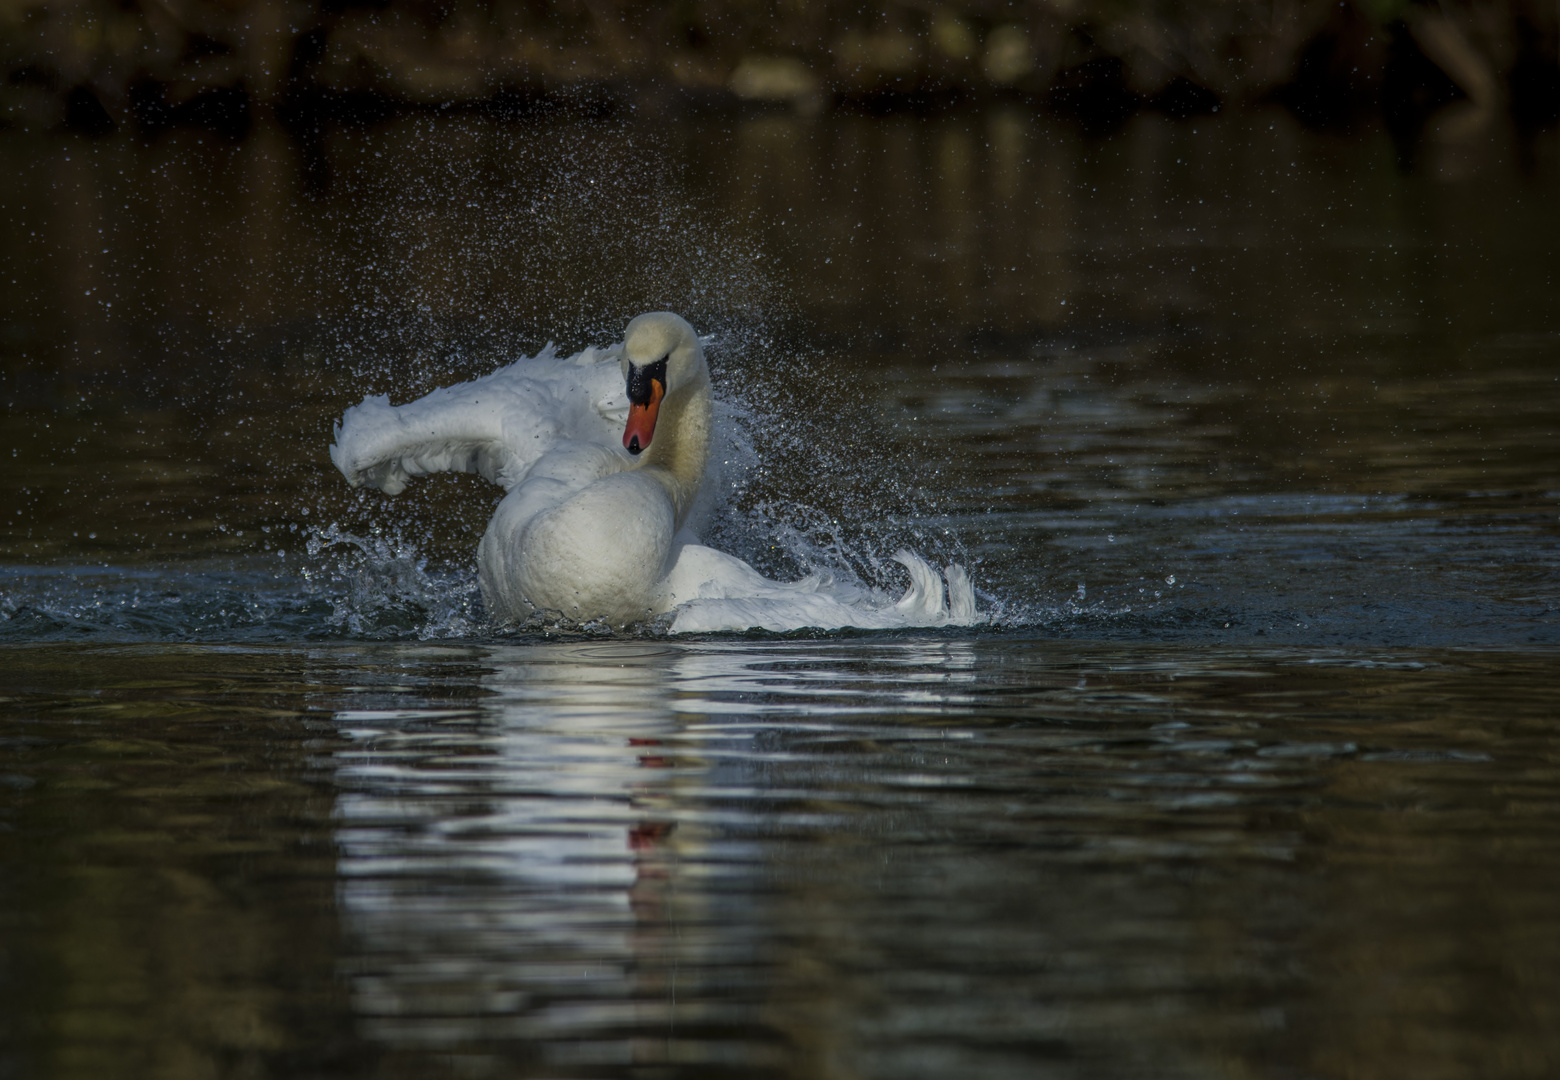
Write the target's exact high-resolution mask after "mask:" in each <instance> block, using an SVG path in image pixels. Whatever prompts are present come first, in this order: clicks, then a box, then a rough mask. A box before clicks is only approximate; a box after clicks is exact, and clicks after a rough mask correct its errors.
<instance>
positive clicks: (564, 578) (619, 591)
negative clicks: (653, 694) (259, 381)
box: [330, 311, 980, 632]
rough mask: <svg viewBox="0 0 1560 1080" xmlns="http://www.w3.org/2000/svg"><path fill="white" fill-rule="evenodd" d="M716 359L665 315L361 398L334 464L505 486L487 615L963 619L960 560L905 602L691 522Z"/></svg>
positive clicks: (388, 484)
mask: <svg viewBox="0 0 1560 1080" xmlns="http://www.w3.org/2000/svg"><path fill="white" fill-rule="evenodd" d="M714 418H715V410H714V395H713V391H712V388H711V384H710V371H709V366H708V364H707V363H706V362H705V358H704V348H703V345H702V344H701V343H700V341H699V338H698V335H697V334H696V333H695V332H694V329H693V327H692V326H690V325H689V324H688V322H687V321H686V320H684V319H683V318H681V317H680V316H678V315H675V314H673V313H671V312H665V311H656V312H649V313H647V314H644V315H640V316H638V317H637V318H635V319H633V320H632V321H631V322H629V324H628V327H627V329H626V330H625V332H624V335H623V341H622V342H621V343H619V344H617V345H614V346H611V347H608V348H605V349H599V348H595V347H589V348H586V349H585V350H584V351H582V352H580V353H578V354H576V355H575V356H572V357H568V358H560V357H558V355H557V353H556V351H555V350H554V348H553V346H552V345H550V344H549V345H548V346H547V348H545V349H543V350H542V352H541V353H539V354H538V355H537V356H536V357H534V358H526V357H522V358H521V359H520V360H517V361H515V362H514V363H512V364H509V365H508V366H506V367H503V368H500V369H499V370H497V371H495V372H493V373H492V374H490V375H486V376H483V377H481V378H477V379H473V380H472V381H470V382H467V383H462V384H460V385H457V386H451V387H446V388H444V389H441V390H435V391H433V392H432V393H430V394H428V395H427V396H425V397H423V398H420V399H418V400H416V401H413V402H409V403H407V404H405V405H399V406H393V405H391V404H390V401H389V397H388V395H379V396H370V397H365V398H364V399H363V402H362V403H361V404H359V405H355V406H352V407H351V408H348V409H347V410H346V411H345V413H343V415H342V418H341V420H340V421H339V422H338V423H337V424H336V426H335V431H334V440H333V442H332V444H331V447H330V457H331V461H332V462H333V463H334V464H335V466H336V467H337V468H338V469H339V470H340V471H341V473H342V475H343V476H345V477H346V479H347V482H348V483H349V484H351V485H352V486H353V487H361V486H364V485H369V486H373V487H377V488H379V489H380V490H382V491H384V492H386V493H387V494H390V495H396V494H399V493H400V492H401V491H402V490H403V489H404V488H405V486H406V483H407V481H408V480H409V479H411V478H413V477H418V476H426V475H429V474H431V473H435V472H445V471H457V472H475V473H478V474H480V475H481V476H483V477H485V478H486V479H488V480H491V481H493V482H494V483H497V484H498V485H500V486H501V487H503V488H504V489H505V491H506V492H507V494H506V495H505V496H504V498H503V500H502V501H501V502H500V503H499V504H498V507H497V509H496V510H495V511H494V514H493V518H492V520H491V521H489V522H488V526H487V530H486V531H485V532H484V534H483V536H482V541H481V543H480V544H479V545H478V548H477V572H478V581H479V583H480V586H481V590H482V597H483V602H484V604H485V605H486V606H487V610H488V612H489V613H490V614H491V615H493V616H495V617H497V618H498V619H500V620H504V621H515V620H524V619H526V618H529V617H531V616H533V615H536V614H538V613H542V612H557V613H559V614H562V615H564V616H566V617H567V618H569V619H571V620H574V621H575V622H580V623H583V622H587V621H598V620H599V621H602V622H605V623H607V624H609V625H612V626H615V627H622V626H627V625H630V624H633V623H639V622H644V621H646V620H649V619H653V618H655V617H657V616H661V615H667V614H671V613H675V615H674V618H673V621H672V623H671V630H672V631H673V632H687V631H712V630H744V629H750V628H761V629H768V630H780V631H784V630H794V629H801V628H803V627H818V628H821V629H837V628H841V627H847V626H851V627H861V628H865V629H884V628H889V627H895V626H940V625H945V624H950V623H952V624H960V625H967V624H970V623H973V622H976V621H978V619H979V618H980V616H979V615H978V614H977V612H976V609H975V599H974V592H973V590H972V588H971V586H970V584H969V579H968V577H967V576H966V575H965V573H964V570H963V568H962V567H960V566H959V565H957V564H953V565H950V566H949V567H947V569H946V571H945V573H946V578H947V586H948V595H947V602H946V603H945V602H944V592H943V584H944V583H943V579H942V578H941V577H940V576H939V575H938V574H937V572H936V571H935V570H933V569H932V568H931V567H930V566H928V565H927V564H926V563H925V562H924V561H923V560H921V559H920V558H919V557H918V556H915V555H913V554H911V553H910V552H905V551H901V552H899V553H898V554H896V555H895V556H894V558H895V559H897V560H898V561H899V562H900V563H901V564H902V565H904V566H905V567H906V569H907V570H909V572H910V577H911V585H910V588H909V590H908V591H907V592H906V593H905V594H904V596H903V597H901V598H900V599H899V600H898V601H893V600H891V599H890V598H887V597H885V596H884V595H883V594H881V593H879V592H877V591H876V590H871V589H861V588H855V587H852V586H849V585H844V584H836V583H835V582H833V581H831V580H830V579H828V578H827V577H825V576H822V575H812V576H809V577H806V578H803V579H802V580H801V581H796V582H776V581H772V580H770V579H768V578H765V577H764V576H763V575H761V574H760V573H759V572H758V571H756V570H754V569H753V568H752V567H751V566H749V565H748V564H747V563H745V562H743V561H742V560H741V559H738V558H736V557H735V556H732V555H728V554H725V553H724V552H721V551H717V550H715V549H714V548H710V547H706V546H704V545H702V544H700V543H699V542H698V537H697V535H696V534H695V532H694V531H693V530H692V529H691V528H690V519H691V518H693V517H695V516H696V515H697V513H698V511H699V510H700V508H701V507H707V504H708V502H709V501H710V499H709V495H710V492H709V490H708V489H709V487H710V485H707V484H706V482H705V481H706V472H707V469H708V465H709V458H710V441H711V438H712V435H713V432H714V426H715V419H714Z"/></svg>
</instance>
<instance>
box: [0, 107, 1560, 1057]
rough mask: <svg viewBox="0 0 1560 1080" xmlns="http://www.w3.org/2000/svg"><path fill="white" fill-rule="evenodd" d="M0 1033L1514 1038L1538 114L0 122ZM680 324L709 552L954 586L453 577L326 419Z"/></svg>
mask: <svg viewBox="0 0 1560 1080" xmlns="http://www.w3.org/2000/svg"><path fill="white" fill-rule="evenodd" d="M0 144H3V145H4V148H5V153H4V154H3V156H0V161H3V162H4V164H3V165H0V207H3V209H4V213H3V214H0V377H3V379H4V388H5V402H6V408H5V411H4V412H3V413H0V430H3V432H4V441H3V450H8V451H9V461H8V465H9V468H7V469H6V470H5V471H4V472H3V473H0V671H3V675H0V1077H10V1076H17V1077H33V1076H49V1077H56V1076H58V1077H67V1076H68V1077H76V1076H82V1077H86V1076H92V1077H98V1076H121V1075H122V1076H169V1077H184V1076H189V1077H207V1076H234V1077H239V1076H245V1077H247V1076H288V1077H295V1076H325V1075H364V1076H375V1077H401V1076H419V1077H420V1076H462V1077H472V1076H475V1077H486V1076H505V1077H508V1076H535V1077H562V1076H579V1077H585V1076H591V1077H596V1076H621V1077H657V1076H688V1077H696V1076H728V1075H729V1076H764V1075H772V1076H786V1077H808V1078H811V1077H841V1078H845V1077H869V1076H870V1077H903V1076H928V1077H932V1076H937V1077H943V1076H982V1077H1000V1076H1026V1077H1027V1076H1035V1075H1047V1076H1059V1077H1070V1076H1080V1077H1081V1076H1091V1077H1092V1076H1099V1077H1120V1076H1144V1077H1149V1076H1152V1077H1180V1076H1186V1077H1204V1076H1231V1077H1235V1076H1271V1077H1311V1076H1318V1077H1321V1076H1325V1077H1332V1076H1340V1077H1341V1076H1350V1077H1375V1076H1380V1077H1384V1078H1385V1077H1401V1076H1416V1077H1418V1076H1424V1077H1543V1076H1551V1075H1554V1074H1555V1073H1556V1072H1557V1071H1560V1036H1557V1035H1556V1034H1555V1033H1556V1032H1557V1031H1560V985H1557V972H1560V955H1557V948H1560V946H1557V944H1556V943H1557V942H1560V907H1557V906H1556V904H1555V902H1554V899H1555V896H1556V894H1557V887H1560V771H1557V763H1560V728H1557V726H1556V723H1555V719H1554V717H1555V715H1556V713H1557V709H1556V707H1555V705H1556V701H1557V698H1560V695H1557V693H1556V690H1555V686H1556V684H1557V678H1560V651H1557V650H1556V648H1555V647H1556V646H1557V645H1560V305H1557V303H1556V299H1555V297H1556V295H1557V294H1556V291H1555V275H1556V271H1557V270H1560V246H1557V243H1556V238H1557V237H1560V200H1557V199H1556V198H1555V197H1554V193H1555V191H1556V190H1557V184H1560V141H1557V138H1556V136H1554V135H1553V134H1551V135H1549V136H1544V137H1541V138H1540V139H1539V140H1537V141H1535V142H1529V143H1526V144H1518V143H1516V142H1515V141H1514V140H1513V139H1512V138H1511V137H1509V136H1508V135H1507V134H1506V133H1504V132H1503V131H1502V130H1501V129H1499V127H1498V126H1495V127H1491V128H1487V129H1485V130H1482V131H1474V132H1472V133H1471V134H1470V133H1469V132H1468V130H1467V129H1466V128H1455V127H1452V126H1450V125H1449V126H1448V127H1447V128H1446V130H1444V131H1443V130H1438V129H1432V130H1431V131H1430V132H1429V133H1428V136H1427V140H1426V142H1425V144H1424V145H1423V146H1422V147H1421V149H1420V151H1419V153H1418V155H1417V157H1416V159H1415V162H1416V163H1415V167H1414V169H1413V170H1412V171H1408V172H1405V171H1404V170H1403V169H1402V167H1401V162H1402V155H1401V154H1400V152H1399V150H1398V149H1397V148H1394V147H1393V145H1392V143H1391V142H1390V140H1389V139H1387V137H1386V136H1385V135H1383V134H1379V133H1373V132H1370V131H1362V132H1356V133H1353V134H1349V135H1337V134H1331V135H1329V134H1318V133H1312V132H1307V131H1305V130H1303V129H1300V128H1298V127H1296V126H1295V125H1294V124H1293V123H1292V122H1291V121H1290V120H1289V119H1288V118H1287V117H1286V116H1285V115H1284V114H1282V113H1278V112H1274V113H1267V112H1248V113H1244V114H1240V113H1237V114H1234V115H1230V116H1227V117H1220V118H1214V119H1211V120H1201V121H1196V122H1171V121H1166V120H1162V119H1158V118H1154V117H1143V118H1140V119H1137V120H1134V121H1132V122H1131V123H1130V124H1128V125H1127V126H1126V127H1125V128H1123V129H1122V130H1121V131H1119V132H1117V133H1115V134H1112V135H1108V136H1104V137H1092V138H1084V137H1082V136H1080V135H1078V134H1077V133H1075V132H1073V131H1072V130H1071V129H1068V128H1066V127H1065V126H1058V125H1054V124H1052V123H1051V122H1049V121H1046V120H1044V119H1040V118H1036V117H1034V116H1031V115H1030V114H1029V113H1027V112H1023V111H1016V110H1010V109H1005V108H993V109H989V110H983V111H971V112H967V113H956V114H949V115H941V116H935V117H913V116H894V117H852V116H828V117H822V118H812V119H809V118H800V117H795V116H792V115H789V114H781V113H774V114H766V115H752V116H745V117H740V118H733V117H729V116H710V117H707V118H704V119H698V118H694V119H688V118H683V119H676V120H674V119H667V118H663V119H656V118H654V117H646V116H641V117H638V118H633V119H630V120H617V121H611V122H605V123H599V124H586V123H559V124H556V125H545V124H543V125H537V126H504V125H499V124H493V123H488V122H485V121H481V120H475V119H469V118H446V119H439V120H430V119H412V120H404V121H398V122H395V123H392V124H389V125H386V126H384V127H381V128H375V129H372V130H356V129H346V130H339V131H332V132H326V133H324V134H323V135H322V136H321V137H320V138H319V139H317V140H312V141H306V142H304V143H298V142H295V141H292V140H289V139H288V138H287V137H286V136H285V135H283V134H282V133H281V132H279V131H275V130H272V129H269V128H264V127H262V128H259V129H258V130H257V132H256V134H255V135H254V136H253V137H252V138H250V139H249V140H247V141H245V142H243V143H237V144H234V143H230V142H227V141H224V140H222V139H219V138H213V137H209V136H202V135H198V134H193V133H175V134H172V135H169V136H166V137H164V138H163V139H161V140H159V141H157V142H154V143H150V144H144V143H137V142H134V141H131V140H117V139H110V140H104V141H97V142H91V141H85V140H76V139H68V138H62V137H54V136H49V137H43V136H37V135H27V134H22V133H17V132H0ZM650 308H670V309H673V310H677V311H680V312H682V313H683V314H685V315H687V316H688V317H689V318H690V319H691V320H693V322H694V323H695V325H697V326H698V328H699V329H700V331H701V332H705V333H709V334H712V335H713V340H712V341H711V343H710V345H709V355H710V362H711V365H712V367H713V369H714V375H715V382H716V384H717V388H718V393H719V395H720V397H721V398H722V400H723V401H724V402H725V403H726V406H727V408H728V409H729V410H730V411H731V413H732V414H733V415H734V416H735V417H736V428H737V437H736V440H735V445H736V447H737V450H736V452H734V456H733V461H732V464H731V465H730V467H729V468H730V473H729V480H730V483H731V490H730V493H729V495H728V496H727V497H726V499H725V502H724V503H723V505H722V506H721V507H720V509H719V511H718V513H717V515H716V518H715V522H714V526H713V528H712V529H711V530H710V533H709V537H710V539H711V541H712V542H713V543H715V544H716V545H717V546H720V547H723V548H725V549H726V550H730V551H733V552H735V553H737V554H739V555H741V556H743V557H744V558H747V559H749V560H750V561H752V562H753V563H754V564H755V565H757V566H758V567H760V568H761V569H763V570H765V571H766V572H768V573H771V574H774V575H777V576H780V577H790V576H795V575H797V574H800V573H803V572H806V571H810V570H815V569H827V570H830V571H831V572H834V573H835V574H837V575H840V576H843V577H845V578H847V579H857V580H860V581H861V582H864V583H866V584H871V585H876V586H880V587H883V588H889V589H897V588H902V587H903V580H902V577H896V574H899V573H900V571H899V570H898V568H897V565H896V564H894V563H892V562H891V561H889V560H888V556H889V555H890V554H892V552H893V551H894V550H896V549H897V548H898V547H900V546H908V547H911V548H913V549H915V550H917V551H920V552H921V553H923V554H925V555H926V556H927V557H929V558H936V559H938V560H945V559H949V558H955V559H958V560H960V561H962V562H963V563H964V564H965V565H966V566H968V567H969V570H970V575H971V578H972V580H973V581H974V583H975V586H976V588H977V591H978V595H979V598H980V605H981V607H982V609H983V610H984V611H986V612H987V613H989V615H990V616H991V618H990V621H989V622H988V623H987V624H986V625H984V626H982V627H979V628H976V629H973V630H969V629H965V630H956V631H941V632H930V631H928V632H918V633H904V632H900V633H892V634H866V633H860V632H846V633H835V634H825V633H815V632H803V633H800V634H797V635H791V636H787V637H777V636H773V635H763V634H742V635H713V636H707V637H695V638H688V637H674V636H668V635H667V634H666V633H665V632H664V631H663V630H660V629H657V628H654V627H651V628H644V629H642V630H640V631H638V632H633V633H627V634H620V635H617V636H615V637H613V636H602V635H596V634H587V633H577V632H571V631H567V630H544V629H538V628H533V629H532V630H531V631H524V632H517V631H510V630H505V629H504V628H502V627H497V626H494V625H492V624H490V623H489V622H488V621H487V619H486V617H485V615H484V613H483V611H482V607H481V603H480V599H479V597H478V596H477V591H476V586H475V573H474V559H473V552H474V549H475V546H476V541H477V538H478V537H479V536H480V534H481V531H482V528H483V526H484V525H485V523H486V520H487V517H488V515H489V513H490V512H491V508H492V506H493V505H494V503H495V501H496V493H497V489H495V488H491V487H487V486H485V485H484V484H483V482H482V481H480V480H477V479H476V478H474V477H470V476H462V477H436V478H432V479H430V480H427V481H422V482H420V483H418V484H416V485H414V486H413V487H412V488H410V489H409V490H408V491H407V492H406V493H405V494H404V495H402V496H400V497H398V498H396V499H390V498H388V497H386V496H383V495H382V494H380V493H378V492H367V493H365V492H361V491H353V490H350V489H348V488H347V486H346V484H345V482H344V481H343V480H342V479H341V477H340V475H339V474H338V473H336V472H335V470H334V468H333V467H332V466H331V464H330V462H329V459H328V457H327V456H326V453H325V450H326V447H327V445H328V443H329V441H330V432H331V425H332V422H333V421H334V420H335V419H336V418H337V417H339V416H340V414H341V411H342V410H343V409H344V408H345V407H347V406H348V405H352V404H355V403H356V402H358V401H359V400H361V399H362V397H363V396H364V395H365V394H370V393H376V394H377V393H389V394H390V395H391V398H392V400H393V401H395V402H397V403H399V402H402V401H405V400H409V399H410V398H412V397H415V396H417V395H419V394H421V393H424V392H426V391H428V390H431V389H433V388H435V387H437V386H441V385H447V384H448V383H450V382H453V381H459V380H462V379H466V378H470V377H472V376H474V375H478V374H482V373H485V372H487V371H489V370H492V369H493V368H494V367H495V366H497V365H499V364H501V363H503V362H505V361H506V360H507V359H509V358H512V357H514V356H516V355H519V354H520V353H522V352H525V353H534V352H535V351H536V350H537V349H538V348H540V347H541V346H542V345H543V344H545V343H546V342H547V341H549V340H553V341H556V342H557V343H558V345H559V346H560V348H563V349H568V350H571V351H572V350H573V349H577V348H580V347H583V346H584V345H586V344H590V343H606V342H609V341H613V340H616V337H617V335H619V334H620V333H621V330H622V327H623V325H624V323H625V322H626V321H627V319H628V318H630V317H632V316H633V315H634V314H637V313H638V312H640V311H642V310H646V309H650Z"/></svg>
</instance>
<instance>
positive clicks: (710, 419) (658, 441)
mask: <svg viewBox="0 0 1560 1080" xmlns="http://www.w3.org/2000/svg"><path fill="white" fill-rule="evenodd" d="M713 423H714V404H713V402H712V400H711V396H710V376H709V372H707V371H704V372H700V374H699V377H698V378H697V379H695V380H694V381H693V382H691V383H689V384H687V385H684V386H680V387H678V388H677V390H676V391H674V392H673V393H670V394H668V395H667V396H666V400H665V401H663V402H661V415H660V419H659V421H658V422H657V423H656V425H655V438H654V439H653V440H652V441H651V443H650V446H649V448H648V449H646V450H645V453H644V457H643V458H642V459H641V463H640V468H642V469H644V470H645V472H646V473H648V474H649V475H651V476H653V477H654V478H655V480H656V481H657V482H658V483H659V484H660V485H661V486H662V487H664V488H665V489H666V494H667V495H668V496H670V497H671V500H672V505H673V506H675V507H676V508H677V527H678V528H679V529H680V528H682V525H683V521H684V519H686V518H687V516H688V509H689V507H691V506H692V505H693V500H694V496H696V495H698V493H699V484H700V483H701V482H702V481H703V479H704V468H705V466H706V465H707V464H708V462H709V456H710V428H711V427H712V425H713Z"/></svg>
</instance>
